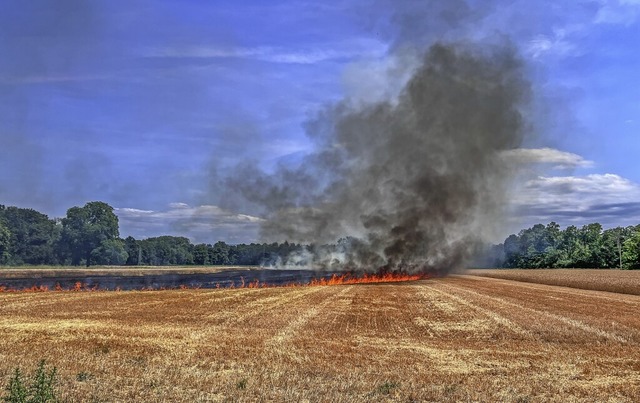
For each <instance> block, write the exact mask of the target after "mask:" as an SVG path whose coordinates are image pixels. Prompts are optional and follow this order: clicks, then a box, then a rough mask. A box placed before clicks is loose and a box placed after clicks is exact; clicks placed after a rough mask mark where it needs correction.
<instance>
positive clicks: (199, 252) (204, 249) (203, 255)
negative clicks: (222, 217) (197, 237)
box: [193, 243, 212, 266]
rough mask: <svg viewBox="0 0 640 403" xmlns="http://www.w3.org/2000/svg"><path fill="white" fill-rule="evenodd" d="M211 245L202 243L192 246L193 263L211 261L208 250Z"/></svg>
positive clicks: (200, 263) (205, 263) (206, 263)
mask: <svg viewBox="0 0 640 403" xmlns="http://www.w3.org/2000/svg"><path fill="white" fill-rule="evenodd" d="M211 248H212V247H211V245H207V244H204V243H201V244H198V245H196V246H194V247H193V263H194V264H199V265H203V266H204V265H208V264H210V263H211V262H210V261H209V250H210V249H211Z"/></svg>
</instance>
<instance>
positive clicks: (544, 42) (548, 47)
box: [525, 30, 580, 59]
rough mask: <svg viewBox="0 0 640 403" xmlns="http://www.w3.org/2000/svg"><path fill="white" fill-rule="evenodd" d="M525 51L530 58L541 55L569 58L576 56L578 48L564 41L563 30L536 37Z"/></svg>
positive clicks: (564, 33) (564, 32)
mask: <svg viewBox="0 0 640 403" xmlns="http://www.w3.org/2000/svg"><path fill="white" fill-rule="evenodd" d="M525 51H526V53H527V54H529V55H530V56H531V57H532V58H534V59H537V58H539V57H541V56H543V55H553V56H571V55H578V54H579V53H580V52H579V51H578V48H577V47H576V46H575V45H574V44H573V43H572V42H570V41H569V40H567V39H566V31H565V30H556V31H555V32H554V33H553V35H538V36H536V37H535V38H533V39H531V40H530V41H529V43H528V44H527V45H526V48H525Z"/></svg>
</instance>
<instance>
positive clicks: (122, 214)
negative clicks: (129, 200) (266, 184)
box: [115, 203, 263, 243]
mask: <svg viewBox="0 0 640 403" xmlns="http://www.w3.org/2000/svg"><path fill="white" fill-rule="evenodd" d="M168 207H169V208H168V209H167V210H163V211H153V210H141V209H135V208H127V207H124V208H116V209H115V212H116V214H117V215H118V218H119V220H120V226H121V229H122V235H123V236H128V235H131V236H133V237H135V238H138V239H140V238H148V237H155V236H160V235H173V236H186V237H188V238H190V239H191V240H192V241H194V242H209V243H211V242H216V241H218V240H222V241H227V242H232V243H240V242H251V241H253V240H255V237H256V235H257V230H258V226H259V224H260V223H261V222H262V221H263V219H262V218H260V217H256V216H251V215H247V214H238V213H234V212H231V211H228V210H224V209H222V208H220V207H218V206H212V205H202V206H189V205H188V204H186V203H171V204H170V205H169V206H168Z"/></svg>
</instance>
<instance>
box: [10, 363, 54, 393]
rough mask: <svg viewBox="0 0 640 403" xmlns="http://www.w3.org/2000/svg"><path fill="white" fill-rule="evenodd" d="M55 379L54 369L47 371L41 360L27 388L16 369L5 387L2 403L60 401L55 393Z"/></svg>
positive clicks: (18, 370)
mask: <svg viewBox="0 0 640 403" xmlns="http://www.w3.org/2000/svg"><path fill="white" fill-rule="evenodd" d="M56 377H57V370H56V367H53V368H52V369H51V370H50V371H47V369H46V365H45V360H42V361H40V364H38V368H37V369H36V371H35V372H34V373H33V376H32V379H31V383H30V385H29V387H27V386H26V385H25V380H24V379H23V377H22V373H21V372H20V369H19V368H16V369H15V372H14V374H13V377H12V378H11V379H10V380H9V384H8V385H7V387H6V393H5V396H4V401H5V402H7V403H50V402H57V401H59V400H60V399H59V398H58V396H57V391H56Z"/></svg>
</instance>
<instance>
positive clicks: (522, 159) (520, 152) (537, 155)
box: [503, 147, 593, 169]
mask: <svg viewBox="0 0 640 403" xmlns="http://www.w3.org/2000/svg"><path fill="white" fill-rule="evenodd" d="M503 157H505V158H506V159H507V160H508V161H510V162H514V163H517V164H546V165H552V166H553V168H555V169H574V168H588V167H592V166H593V161H589V160H587V159H584V158H583V157H582V156H580V155H578V154H574V153H570V152H566V151H560V150H557V149H555V148H549V147H544V148H517V149H514V150H508V151H506V152H504V153H503Z"/></svg>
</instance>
